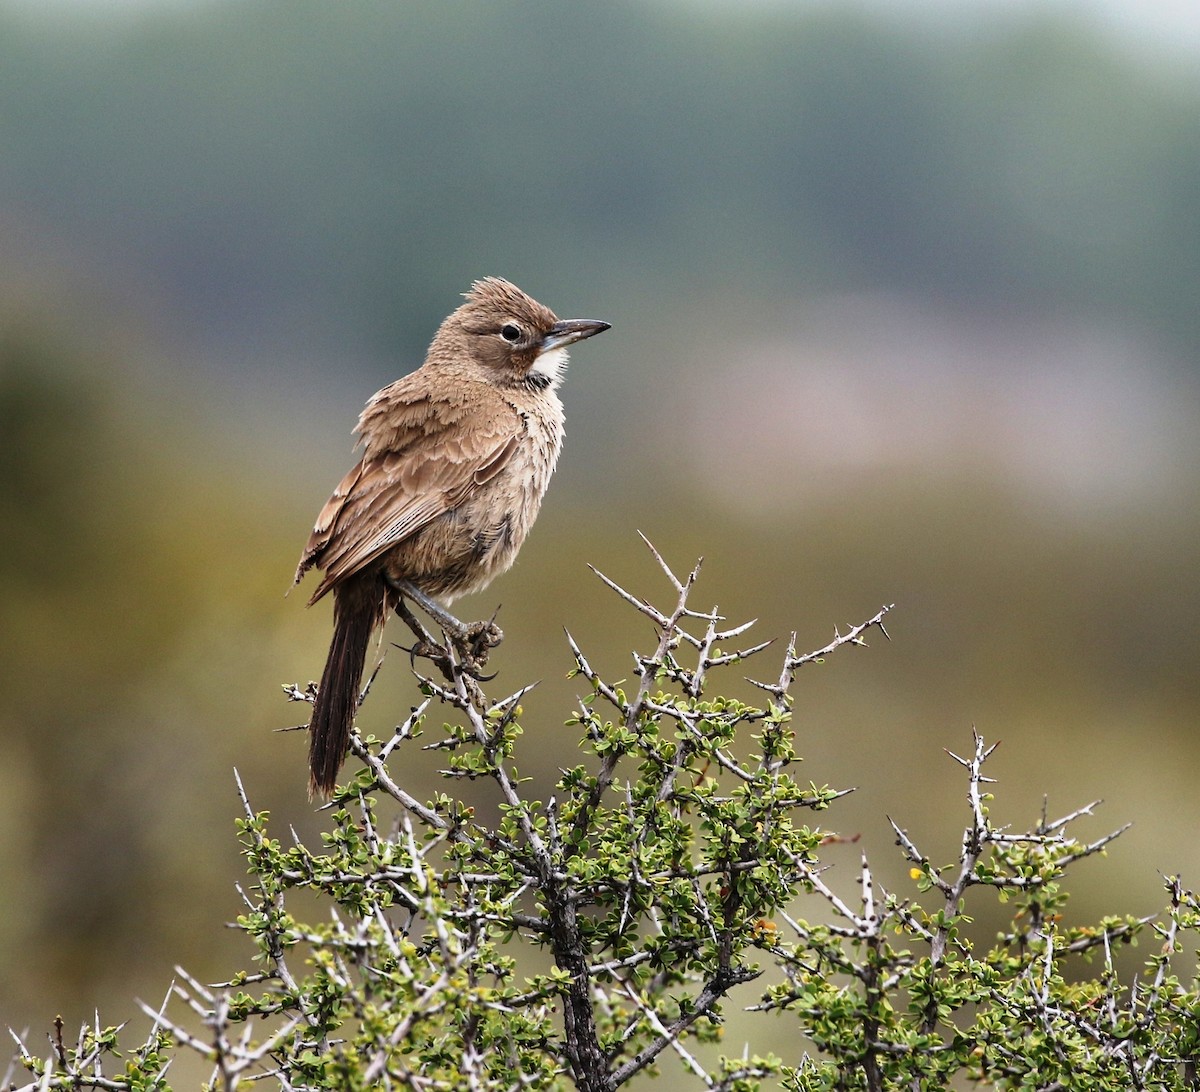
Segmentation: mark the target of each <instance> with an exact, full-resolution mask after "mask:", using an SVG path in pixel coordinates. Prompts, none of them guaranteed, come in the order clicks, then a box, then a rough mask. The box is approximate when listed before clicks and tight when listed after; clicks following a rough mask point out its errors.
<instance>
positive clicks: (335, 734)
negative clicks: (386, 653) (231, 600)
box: [308, 574, 387, 799]
mask: <svg viewBox="0 0 1200 1092" xmlns="http://www.w3.org/2000/svg"><path fill="white" fill-rule="evenodd" d="M386 611H387V591H386V587H385V585H384V584H383V582H382V581H381V580H380V579H379V578H378V577H377V576H375V575H374V574H363V575H360V576H357V577H351V578H350V579H349V580H346V581H344V582H343V583H341V584H339V585H337V586H336V587H335V588H334V590H333V641H332V642H331V643H330V645H329V658H328V659H327V660H326V661H325V671H324V672H323V673H322V675H321V689H320V690H318V691H317V699H316V701H315V702H314V703H313V711H312V720H311V721H310V722H309V725H308V769H309V775H308V795H309V798H310V799H311V798H312V797H314V796H320V797H325V798H327V797H328V796H329V794H330V793H331V792H333V790H334V788H335V787H336V786H337V775H338V771H339V770H340V769H341V768H342V760H343V759H344V758H345V757H346V748H347V747H349V746H350V730H351V728H353V726H354V714H355V713H356V712H357V711H358V691H359V687H361V686H362V677H363V665H364V663H365V661H366V658H367V648H368V646H369V645H370V643H371V635H372V634H373V633H374V632H375V629H376V628H377V627H378V626H380V625H382V624H383V621H384V619H385V617H386Z"/></svg>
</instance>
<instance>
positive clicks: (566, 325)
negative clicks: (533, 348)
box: [541, 318, 612, 353]
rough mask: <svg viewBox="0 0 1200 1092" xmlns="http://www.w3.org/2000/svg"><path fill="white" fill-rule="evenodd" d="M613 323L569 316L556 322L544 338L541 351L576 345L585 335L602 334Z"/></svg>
mask: <svg viewBox="0 0 1200 1092" xmlns="http://www.w3.org/2000/svg"><path fill="white" fill-rule="evenodd" d="M611 325H612V323H611V322H601V321H600V320H599V319H587V318H569V319H562V320H560V321H559V322H556V323H555V324H554V325H553V326H551V327H550V329H549V330H548V331H547V333H546V336H545V337H544V338H542V347H541V351H542V352H543V353H544V352H546V351H547V350H549V349H561V348H563V347H564V346H566V345H574V344H575V342H577V341H582V340H583V339H584V338H585V337H594V336H595V335H596V334H602V333H604V331H605V330H607V329H608V328H609V327H610V326H611Z"/></svg>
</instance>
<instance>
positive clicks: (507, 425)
mask: <svg viewBox="0 0 1200 1092" xmlns="http://www.w3.org/2000/svg"><path fill="white" fill-rule="evenodd" d="M459 409H460V407H454V406H447V405H445V404H444V403H436V402H425V401H422V402H418V403H416V404H409V405H406V406H405V407H404V418H403V426H400V424H399V422H397V420H396V417H393V418H392V424H393V426H394V428H395V432H394V435H392V436H389V446H388V449H387V450H383V451H380V450H378V449H376V450H375V452H374V453H373V452H372V450H371V448H370V447H368V451H367V454H366V455H365V456H364V457H363V460H362V462H360V463H359V464H358V465H357V466H356V467H355V468H354V469H353V470H351V471H350V472H349V473H348V474H347V475H346V476H345V478H343V479H342V481H341V484H340V485H339V486H338V487H337V489H335V490H334V492H333V496H331V497H330V498H329V500H328V501H327V502H326V504H325V507H324V508H323V509H321V514H320V515H319V516H318V517H317V523H316V526H315V527H314V528H313V532H312V535H311V536H310V537H309V541H308V545H307V546H306V548H305V551H304V554H303V556H302V557H301V559H300V566H299V568H298V569H297V570H296V580H297V581H299V579H300V578H301V577H302V576H303V575H304V574H305V573H306V572H307V571H308V570H309V569H310V568H312V567H313V566H314V565H318V566H320V567H321V568H322V569H323V570H324V571H325V577H324V579H323V580H322V581H321V584H320V586H319V587H318V588H317V590H316V591H315V592H314V593H313V596H312V599H311V600H310V602H316V601H317V600H318V599H320V598H321V597H322V596H323V595H325V594H326V592H328V591H329V590H330V589H331V588H332V587H333V586H334V585H335V584H337V583H338V582H340V581H342V580H344V579H345V578H346V577H348V576H350V575H352V574H353V573H356V572H358V571H359V570H361V569H362V568H363V567H364V566H365V565H369V564H370V563H371V562H372V561H373V560H375V558H377V557H378V556H379V555H380V554H382V553H383V552H385V551H386V550H388V549H389V548H391V547H392V546H394V545H396V544H397V543H399V542H402V541H403V540H404V539H406V538H408V537H409V536H410V535H413V534H416V533H417V532H418V531H420V530H421V528H423V527H426V526H428V525H429V524H430V523H431V522H432V521H433V520H435V519H437V518H438V517H439V516H441V515H443V514H444V513H446V512H448V511H451V510H453V509H454V508H457V507H458V506H459V505H461V504H463V503H464V502H465V501H466V500H467V499H469V497H470V495H471V493H472V491H473V490H474V489H476V488H478V487H479V486H480V485H482V484H483V483H484V482H486V481H488V480H489V479H490V478H492V477H494V476H495V475H496V474H498V473H499V472H500V471H501V470H503V469H504V467H505V466H506V465H507V463H508V461H509V460H510V459H511V458H512V456H513V453H514V452H515V451H516V449H517V446H518V441H519V439H520V426H521V422H520V418H519V417H518V416H517V415H516V414H515V413H511V414H504V415H502V416H500V415H497V416H495V417H492V418H491V419H485V420H482V421H481V420H480V417H479V415H477V414H467V413H464V412H459ZM463 409H465V407H463ZM468 416H469V417H470V418H471V427H470V428H469V429H468V428H465V427H464V418H466V417H468Z"/></svg>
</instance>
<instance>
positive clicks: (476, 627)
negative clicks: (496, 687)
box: [449, 619, 504, 682]
mask: <svg viewBox="0 0 1200 1092" xmlns="http://www.w3.org/2000/svg"><path fill="white" fill-rule="evenodd" d="M449 637H450V640H451V641H452V642H453V644H454V650H455V651H456V652H457V653H458V658H459V662H460V663H461V664H462V667H463V670H465V671H466V672H467V674H468V675H470V676H471V677H472V678H474V679H478V680H479V681H480V682H487V681H488V680H490V679H494V678H495V677H496V676H495V675H486V676H485V675H483V674H482V669H483V668H484V667H485V666H486V665H487V661H488V655H489V654H490V653H491V651H492V649H493V648H495V647H496V646H497V645H498V644H499V643H500V642H501V641H503V640H504V630H502V629H501V628H500V627H499V626H498V625H496V622H495V619H489V620H488V621H486V622H470V623H468V624H466V625H464V626H463V627H462V629H461V630H459V631H458V632H457V633H450V634H449Z"/></svg>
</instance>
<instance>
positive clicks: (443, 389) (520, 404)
mask: <svg viewBox="0 0 1200 1092" xmlns="http://www.w3.org/2000/svg"><path fill="white" fill-rule="evenodd" d="M464 298H465V302H464V303H463V304H462V305H461V306H460V307H458V308H457V309H456V310H455V311H453V312H452V313H451V314H450V315H449V316H448V317H447V318H446V319H445V320H444V321H443V322H442V324H441V326H439V327H438V330H437V333H436V334H435V335H434V338H433V341H432V342H431V343H430V346H429V349H428V351H427V353H426V356H425V361H424V363H423V364H422V365H421V366H420V367H419V368H417V369H416V370H415V371H413V372H411V373H409V374H408V375H406V376H404V377H402V378H401V379H398V380H396V381H395V382H394V383H391V384H390V385H389V386H386V387H384V388H383V389H382V390H381V391H379V392H377V393H376V394H375V395H373V396H372V397H371V398H370V399H369V400H368V402H367V404H366V407H365V408H364V409H363V411H362V414H361V415H360V417H359V419H358V424H357V426H356V427H355V429H354V432H355V434H356V435H357V436H358V445H359V446H361V448H362V458H361V459H360V460H359V462H358V464H357V465H356V466H355V467H354V468H353V469H352V470H350V471H349V473H347V474H346V476H345V477H344V478H343V479H342V481H341V483H340V484H339V485H338V486H337V488H336V489H335V490H334V491H333V495H332V496H331V497H330V498H329V500H328V501H327V502H326V503H325V506H324V507H323V508H322V509H321V511H320V514H319V515H318V516H317V520H316V523H315V525H314V526H313V530H312V534H311V535H310V536H309V538H308V542H307V544H306V545H305V547H304V551H303V553H302V554H301V557H300V563H299V565H298V566H297V568H296V576H295V580H294V582H293V585H292V586H293V587H295V585H296V584H299V583H300V581H301V580H302V579H303V578H304V576H305V574H306V573H307V572H308V571H309V570H310V569H313V568H316V569H318V570H320V572H321V573H322V579H321V582H320V583H319V584H318V585H317V588H316V590H315V591H314V592H313V594H312V597H311V598H310V599H309V606H311V605H312V604H314V603H316V602H317V601H318V600H320V599H322V598H323V597H324V596H325V595H327V594H329V593H330V592H332V593H333V638H332V640H331V642H330V646H329V655H328V657H327V659H326V662H325V669H324V671H323V672H322V674H321V682H320V685H319V687H318V688H317V692H316V695H315V698H314V700H313V707H312V714H311V717H310V720H309V725H308V738H309V798H310V799H312V798H313V797H319V798H322V799H328V798H329V796H330V795H331V794H332V792H333V790H334V789H335V788H336V786H337V777H338V773H339V771H340V770H341V766H342V762H343V760H344V758H345V755H346V751H347V749H348V747H349V743H350V734H351V731H352V728H353V724H354V717H355V713H356V712H357V709H358V704H359V688H360V687H361V685H362V676H363V670H364V665H365V661H366V655H367V651H368V649H369V647H370V643H371V640H372V637H373V636H374V635H375V633H376V631H377V630H379V629H381V628H382V626H383V625H384V623H385V622H386V620H387V618H388V615H389V614H390V612H391V611H392V610H393V609H398V608H400V607H401V605H402V604H401V597H404V598H406V599H409V600H411V601H413V602H415V603H417V604H418V605H419V606H420V607H421V608H422V609H423V610H424V611H425V612H426V613H427V614H429V615H430V617H431V618H433V619H434V620H435V621H436V622H437V623H438V624H439V625H440V626H441V627H442V629H443V630H444V631H445V633H446V634H447V636H448V637H450V638H451V639H452V640H453V641H454V642H456V643H457V645H458V647H460V648H464V647H466V645H465V643H466V642H469V641H470V640H471V638H472V637H478V636H479V633H480V627H483V628H486V627H487V625H488V624H487V623H476V624H475V626H474V627H471V626H465V625H464V624H463V623H461V622H459V621H458V619H456V618H455V617H454V616H453V615H452V614H450V613H449V611H448V610H447V609H446V608H447V607H448V606H449V604H450V603H451V602H453V600H454V599H455V598H457V597H458V596H460V595H465V594H466V593H468V592H473V591H479V590H481V589H482V588H484V587H485V586H486V585H487V584H488V583H490V582H491V580H492V579H493V577H495V576H498V575H499V574H500V573H502V572H504V571H505V570H507V569H508V568H509V566H511V565H512V563H513V561H514V560H515V558H516V556H517V551H518V550H519V549H520V548H521V545H522V543H523V542H524V541H525V536H526V535H527V534H528V533H529V529H530V527H531V526H532V525H533V521H534V519H535V518H536V516H537V514H538V509H539V508H540V507H541V503H542V497H543V495H544V494H545V492H546V487H547V485H548V484H549V482H550V476H551V474H552V473H553V472H554V467H555V464H556V463H557V461H558V455H559V451H560V450H561V448H562V440H563V421H564V417H563V405H562V402H561V401H560V399H559V397H558V394H557V391H558V388H559V385H560V384H561V383H562V381H563V378H564V375H565V371H566V366H567V349H568V347H569V346H571V345H573V344H574V343H575V342H577V341H582V340H583V339H585V338H589V337H593V336H595V335H596V334H599V333H602V332H603V331H605V330H608V329H610V324H609V323H607V322H603V321H601V320H598V319H559V318H558V317H557V316H556V315H555V314H554V312H553V311H551V310H550V309H549V308H548V307H545V306H543V305H542V304H540V303H538V302H537V301H536V300H535V299H533V298H532V297H531V296H528V295H526V294H525V293H524V292H522V291H521V289H519V288H518V287H517V286H516V285H514V284H512V283H511V282H509V281H507V280H504V279H503V278H501V277H484V278H482V279H481V280H477V281H475V282H474V284H472V286H471V289H470V291H468V292H466V293H465V294H464ZM491 630H492V632H491V633H490V636H489V635H485V639H486V640H487V643H485V644H484V646H483V647H484V649H485V650H486V648H487V647H490V646H492V645H495V644H497V643H498V642H499V639H500V637H501V636H502V634H501V633H500V631H499V629H498V628H497V627H494V626H492V627H491Z"/></svg>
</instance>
